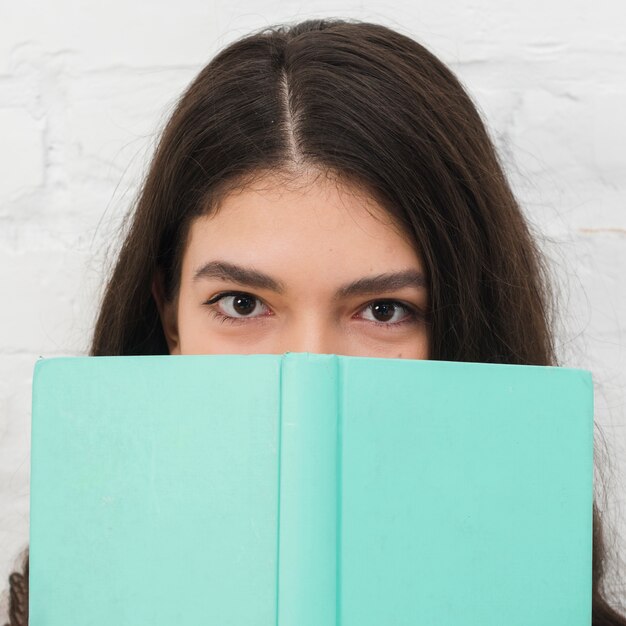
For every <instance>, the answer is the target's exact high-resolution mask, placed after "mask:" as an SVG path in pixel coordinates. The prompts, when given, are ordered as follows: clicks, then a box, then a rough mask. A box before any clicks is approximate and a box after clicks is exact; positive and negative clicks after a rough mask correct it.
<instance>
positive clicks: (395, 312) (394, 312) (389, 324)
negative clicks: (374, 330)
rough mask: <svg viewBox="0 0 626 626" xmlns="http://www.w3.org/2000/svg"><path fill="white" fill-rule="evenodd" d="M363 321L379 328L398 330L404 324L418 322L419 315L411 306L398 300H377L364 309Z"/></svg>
mask: <svg viewBox="0 0 626 626" xmlns="http://www.w3.org/2000/svg"><path fill="white" fill-rule="evenodd" d="M362 311H364V314H362V315H363V319H365V320H367V321H369V322H372V323H373V324H375V325H377V326H382V327H386V328H398V327H400V326H402V325H403V324H407V323H410V322H415V323H416V322H417V321H418V320H419V319H420V315H419V313H418V312H417V311H416V310H415V309H414V308H413V307H411V306H409V305H407V304H403V303H402V302H397V301H396V300H376V301H374V302H370V303H369V304H368V305H367V306H366V307H365V308H364V309H362Z"/></svg>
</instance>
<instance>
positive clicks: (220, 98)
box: [10, 20, 626, 626]
mask: <svg viewBox="0 0 626 626" xmlns="http://www.w3.org/2000/svg"><path fill="white" fill-rule="evenodd" d="M550 297H551V296H550V291H549V285H548V272H547V270H546V268H545V266H544V263H543V260H542V258H541V256H540V253H539V250H538V248H537V246H536V244H535V242H534V240H533V238H532V236H531V234H530V232H529V228H528V226H527V224H526V222H525V220H524V218H523V215H522V212H521V210H520V208H519V206H518V204H517V203H516V201H515V198H514V197H513V195H512V193H511V189H510V187H509V185H508V183H507V181H506V178H505V176H504V174H503V171H502V168H501V165H500V163H499V161H498V158H497V155H496V153H495V151H494V147H493V145H492V143H491V141H490V139H489V137H488V135H487V132H486V130H485V127H484V126H483V123H482V121H481V119H480V117H479V115H478V113H477V111H476V109H475V107H474V105H473V104H472V102H471V100H470V99H469V97H468V95H467V94H466V93H465V91H464V90H463V88H462V87H461V85H460V84H459V82H458V81H457V80H456V78H455V77H454V75H453V74H452V73H451V72H450V71H449V70H448V69H447V68H446V67H445V66H444V65H443V64H442V63H441V62H440V61H439V60H438V59H436V58H435V57H434V56H433V55H432V54H431V53H429V52H428V51H427V50H425V49H424V48H423V47H422V46H421V45H419V44H418V43H416V42H415V41H413V40H411V39H409V38H407V37H405V36H403V35H401V34H399V33H397V32H394V31H392V30H390V29H388V28H385V27H383V26H379V25H375V24H367V23H359V22H347V21H342V20H321V21H307V22H304V23H300V24H296V25H293V26H288V27H277V28H272V29H265V30H263V31H260V32H258V33H254V34H252V35H250V36H247V37H245V38H243V39H241V40H239V41H237V42H235V43H233V44H231V45H230V46H228V47H227V48H225V49H224V50H223V51H222V52H220V53H219V54H218V55H217V56H216V57H215V59H214V60H213V61H212V62H211V63H210V64H209V65H208V66H207V67H205V68H204V69H203V70H202V71H201V72H200V74H199V75H198V76H197V78H196V79H195V80H194V81H193V83H192V84H191V85H190V87H189V88H188V89H187V91H186V92H185V94H184V95H183V97H182V98H181V99H180V101H179V103H178V106H177V107H176V110H175V111H174V113H173V115H172V117H171V119H170V121H169V123H168V125H167V127H166V128H165V131H164V133H163V136H162V138H161V141H160V144H159V146H158V149H157V151H156V154H155V156H154V160H153V162H152V165H151V168H150V170H149V172H148V175H147V177H146V180H145V182H144V185H143V187H142V190H141V194H140V197H139V200H138V203H137V205H136V207H135V210H134V213H133V215H132V220H131V221H130V224H129V228H128V230H127V232H126V235H125V239H124V241H123V245H122V247H121V250H120V252H119V257H118V259H117V264H116V265H115V267H114V269H113V272H112V275H111V276H110V278H109V281H108V283H107V285H106V289H105V292H104V295H103V299H102V303H101V307H100V311H99V315H98V318H97V321H96V324H95V329H94V334H93V339H92V344H91V350H90V354H91V355H94V356H95V355H135V354H168V353H169V354H191V353H207V354H208V353H281V352H284V351H293V352H295V351H309V352H327V353H337V354H345V355H361V356H378V357H394V358H418V359H426V358H427V359H443V360H459V361H483V362H493V363H518V364H533V365H557V359H556V356H555V349H554V338H553V334H552V328H553V326H552V324H553V310H552V304H551V300H550ZM593 523H594V531H593V589H592V594H593V624H594V625H598V626H599V625H601V624H602V625H604V624H607V625H608V624H612V625H618V624H621V625H626V618H624V617H622V616H620V615H619V614H618V613H617V612H616V611H615V610H613V609H612V608H611V607H610V606H609V604H608V603H607V602H606V601H605V598H604V596H603V570H604V562H605V551H604V545H603V541H602V533H601V525H600V513H599V510H598V509H597V507H596V506H595V504H594V510H593ZM10 583H11V599H10V602H11V609H10V611H11V618H10V619H11V625H12V626H17V625H18V624H20V625H23V624H26V623H27V620H28V560H27V559H26V561H25V563H24V572H23V573H21V574H20V573H14V574H13V575H12V576H11V578H10Z"/></svg>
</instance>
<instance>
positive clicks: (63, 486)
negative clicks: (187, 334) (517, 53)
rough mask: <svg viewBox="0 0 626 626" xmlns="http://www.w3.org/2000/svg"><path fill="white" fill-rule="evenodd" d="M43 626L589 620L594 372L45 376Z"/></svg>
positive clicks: (138, 371)
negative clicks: (592, 375) (592, 377)
mask: <svg viewBox="0 0 626 626" xmlns="http://www.w3.org/2000/svg"><path fill="white" fill-rule="evenodd" d="M32 420H33V421H32V451H31V525H30V589H31V595H30V626H74V625H75V626H173V625H177V626H178V625H190V626H191V625H193V626H205V625H206V626H404V625H406V626H505V625H506V626H548V625H549V626H588V625H589V624H590V623H591V562H592V561H591V558H592V496H593V494H592V486H593V387H592V379H591V374H590V373H589V372H587V371H584V370H576V369H566V368H556V367H539V366H518V365H495V364H481V363H457V362H446V361H418V360H408V359H379V358H366V357H346V356H337V355H320V354H309V353H286V354H284V355H210V356H209V355H188V356H169V355H167V356H127V357H63V358H51V359H41V360H39V361H38V362H37V364H36V366H35V372H34V378H33V413H32Z"/></svg>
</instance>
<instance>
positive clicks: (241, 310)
mask: <svg viewBox="0 0 626 626" xmlns="http://www.w3.org/2000/svg"><path fill="white" fill-rule="evenodd" d="M232 307H233V310H234V311H235V312H236V313H238V314H239V315H249V314H250V313H252V311H254V309H255V308H256V300H255V298H253V297H252V296H248V295H246V294H244V295H241V296H233V301H232Z"/></svg>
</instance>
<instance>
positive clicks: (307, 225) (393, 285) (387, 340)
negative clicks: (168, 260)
mask: <svg viewBox="0 0 626 626" xmlns="http://www.w3.org/2000/svg"><path fill="white" fill-rule="evenodd" d="M294 182H295V184H294ZM236 267H238V268H243V269H244V270H247V272H238V273H237V272H235V271H234V270H235V269H236ZM391 275H397V277H396V279H395V281H394V280H393V279H392V278H391ZM424 275H425V274H424V268H423V265H422V262H421V259H420V257H419V255H418V253H417V252H416V250H415V248H414V246H413V245H412V244H411V243H410V241H409V240H408V238H407V236H406V235H404V234H403V233H401V231H400V229H398V228H395V227H394V225H393V224H392V222H391V218H390V216H389V214H388V213H387V212H386V211H385V210H384V209H383V208H382V207H381V206H380V205H379V204H377V203H376V202H375V201H374V200H373V199H372V198H371V197H370V196H369V195H367V194H365V193H363V192H361V191H360V190H359V189H358V188H357V187H355V186H353V185H347V184H345V183H340V182H338V181H336V180H333V179H330V178H328V177H325V176H313V175H311V173H310V172H305V173H302V174H300V175H298V177H297V178H296V179H295V181H292V182H291V183H290V184H285V182H284V179H281V178H277V177H275V176H274V175H272V174H267V175H265V176H263V177H262V178H261V179H259V180H257V181H255V182H254V184H251V185H249V186H246V187H244V188H243V189H241V190H238V191H236V192H233V193H230V194H228V195H227V196H226V197H225V198H224V199H223V201H222V202H221V204H220V206H219V210H218V211H217V212H216V213H214V214H211V215H208V216H203V217H200V218H197V219H196V220H195V221H194V222H193V223H192V225H191V230H190V235H189V237H188V240H187V245H186V248H185V250H184V254H183V262H182V272H181V286H180V290H179V293H178V296H177V297H176V299H175V300H174V301H173V302H171V303H167V302H164V301H163V297H162V295H161V293H162V291H161V285H160V282H159V280H158V279H155V280H154V282H153V286H152V293H153V296H154V298H155V301H156V302H157V306H158V308H159V313H160V315H161V321H162V324H163V329H164V332H165V336H166V339H167V343H168V347H169V351H170V354H183V355H184V354H282V353H283V352H313V353H319V354H340V355H347V356H370V357H383V358H405V359H427V358H428V354H429V332H428V325H427V323H426V321H425V320H424V318H423V315H424V313H425V312H426V310H427V307H428V290H427V287H426V281H425V278H424ZM370 279H374V280H370ZM368 281H369V282H370V284H369V285H367V284H366V283H367V282H368ZM374 283H375V284H374ZM220 296H223V297H220Z"/></svg>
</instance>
